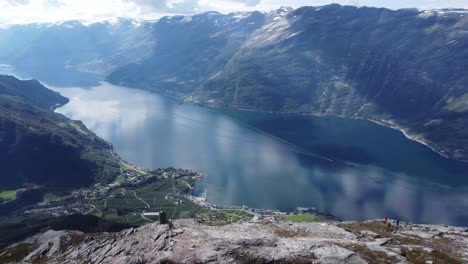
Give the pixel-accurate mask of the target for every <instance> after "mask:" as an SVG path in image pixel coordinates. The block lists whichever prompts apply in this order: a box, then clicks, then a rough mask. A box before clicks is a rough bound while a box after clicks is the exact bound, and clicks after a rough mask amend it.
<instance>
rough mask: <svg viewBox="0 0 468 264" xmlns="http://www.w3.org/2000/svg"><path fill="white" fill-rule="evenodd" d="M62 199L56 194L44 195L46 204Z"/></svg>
mask: <svg viewBox="0 0 468 264" xmlns="http://www.w3.org/2000/svg"><path fill="white" fill-rule="evenodd" d="M60 199H61V197H60V196H57V195H56V194H54V193H47V194H46V195H44V202H45V203H50V202H56V201H60Z"/></svg>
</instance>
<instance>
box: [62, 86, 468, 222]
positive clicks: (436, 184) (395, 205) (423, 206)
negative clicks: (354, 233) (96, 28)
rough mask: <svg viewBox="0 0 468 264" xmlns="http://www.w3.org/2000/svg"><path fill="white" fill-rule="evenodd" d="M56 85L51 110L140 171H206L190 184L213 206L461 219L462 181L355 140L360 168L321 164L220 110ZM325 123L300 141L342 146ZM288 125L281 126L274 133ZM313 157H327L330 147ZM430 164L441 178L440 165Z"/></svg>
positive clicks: (464, 205)
mask: <svg viewBox="0 0 468 264" xmlns="http://www.w3.org/2000/svg"><path fill="white" fill-rule="evenodd" d="M56 89H57V90H58V91H59V92H61V93H62V94H63V95H65V96H67V97H69V98H70V100H71V101H70V103H69V104H68V105H66V106H64V107H62V108H60V109H58V112H60V113H62V114H64V115H66V116H68V117H70V118H73V119H79V120H82V121H83V122H84V123H85V124H86V125H87V126H88V127H89V128H90V129H91V130H93V131H95V132H96V133H97V134H98V135H99V136H101V137H103V138H105V139H107V140H109V141H111V142H112V143H113V144H114V147H115V149H116V151H117V152H118V153H119V155H121V156H122V157H123V158H124V159H127V160H129V161H131V162H133V163H135V164H137V165H139V166H142V167H145V168H155V167H167V166H174V167H182V168H191V169H196V170H198V171H200V172H202V173H204V174H205V175H206V178H205V179H204V180H203V182H201V183H200V184H198V189H199V190H204V189H205V188H206V189H207V191H208V200H209V201H210V202H213V203H216V204H219V205H233V204H237V205H239V204H244V205H248V206H250V207H259V208H277V209H291V208H294V207H296V206H310V207H316V208H318V209H320V210H322V211H325V212H328V213H332V214H334V215H337V216H339V217H341V218H344V219H354V220H362V219H369V218H376V217H383V216H384V215H391V216H392V217H400V218H402V219H404V220H408V221H415V222H429V223H445V224H458V225H468V193H467V192H466V191H467V189H466V188H465V187H449V185H448V184H444V182H443V181H440V180H438V179H439V178H437V180H435V178H430V179H431V181H432V183H431V182H429V181H426V180H424V179H426V178H424V177H421V176H420V175H419V173H415V174H413V173H411V170H410V169H405V168H403V169H398V170H392V169H391V168H392V166H385V161H381V160H382V159H383V156H379V152H378V151H377V150H376V151H374V150H370V149H368V147H367V146H366V144H368V145H369V144H370V143H369V142H366V143H362V144H361V143H359V144H358V143H356V144H357V145H356V146H354V150H353V149H350V150H349V152H350V153H353V152H358V151H364V150H365V151H366V155H368V156H365V157H364V156H363V158H362V160H363V161H365V162H362V164H361V165H356V164H354V165H352V164H348V163H346V162H330V161H328V160H326V159H322V158H320V157H318V156H317V155H315V154H314V151H313V150H314V149H313V148H312V147H307V144H305V145H304V146H305V148H302V146H301V148H299V147H295V146H294V145H291V144H286V143H285V142H282V141H280V140H277V139H276V138H274V137H271V136H269V135H267V134H265V133H262V132H259V131H257V130H254V129H251V127H250V126H248V125H247V124H246V123H243V122H239V121H236V120H234V119H232V118H231V117H228V116H226V115H224V114H221V113H219V112H216V111H213V110H210V109H207V108H203V107H199V106H194V105H187V104H180V103H178V102H175V101H173V100H171V99H168V98H166V97H163V96H159V95H156V94H150V93H147V92H144V91H140V90H134V89H128V88H124V87H117V86H112V85H109V84H106V83H103V84H101V85H100V86H98V87H94V88H90V89H82V88H56ZM262 120H263V119H262ZM275 122H279V121H275ZM327 122H331V123H329V124H328V125H327V126H325V127H327V128H326V129H325V130H328V131H325V132H323V133H315V134H311V135H310V138H309V137H307V138H306V139H302V140H300V141H301V142H305V141H306V140H312V139H314V137H315V139H314V140H318V141H320V142H321V145H322V149H340V148H343V147H344V148H346V145H344V144H343V145H342V146H340V145H339V143H340V140H341V139H339V138H333V137H338V135H337V134H336V130H334V127H336V126H337V125H336V124H335V126H334V125H333V122H335V121H333V120H332V121H330V120H328V121H327ZM281 124H282V123H281ZM285 124H286V123H285ZM289 124H290V126H291V127H293V129H295V130H300V129H301V128H302V129H306V128H307V127H311V128H312V127H314V129H316V130H317V126H314V124H312V123H309V122H305V123H304V122H303V123H302V124H303V126H300V125H298V124H296V125H294V124H293V123H291V122H290V123H289ZM340 125H341V124H340ZM294 126H296V127H294ZM259 127H261V126H259ZM291 127H287V126H285V125H284V124H282V129H283V130H287V129H291ZM280 128H281V127H280ZM322 129H324V128H323V126H322ZM352 129H353V131H354V130H357V131H358V132H359V133H365V131H366V130H369V129H372V133H376V131H377V132H379V131H381V134H382V135H383V136H382V135H381V137H384V139H387V140H386V141H385V142H387V141H392V140H393V138H391V137H393V136H392V135H393V134H392V133H387V132H388V130H389V129H387V128H383V127H378V128H375V127H374V126H373V125H372V126H370V125H369V124H368V123H360V122H358V123H353V128H352ZM375 129H377V130H375ZM265 130H266V131H268V129H265ZM273 130H274V129H273ZM273 130H272V131H269V133H270V132H274V131H273ZM386 137H389V138H386ZM288 140H289V139H288ZM291 141H293V140H291ZM380 141H381V139H379V142H380ZM371 142H372V140H371ZM379 142H372V144H374V145H373V147H374V148H381V147H385V146H386V144H387V143H382V142H380V143H379ZM402 142H404V143H401V144H404V145H405V144H409V146H410V147H408V148H409V149H411V148H412V145H411V144H415V143H413V142H411V141H408V140H406V141H402ZM294 143H295V144H296V145H299V144H297V143H300V142H294ZM337 144H338V145H337ZM379 144H380V145H379ZM401 147H403V148H404V147H405V146H400V148H401ZM362 149H364V150H362ZM418 151H419V150H418ZM422 153H423V154H424V153H425V152H422ZM320 154H324V155H329V156H331V157H333V154H334V153H333V152H330V153H320ZM347 155H348V154H347ZM338 156H339V155H338ZM390 158H392V157H390ZM433 158H434V157H433V156H431V155H429V154H428V156H424V155H423V156H418V157H415V160H416V161H417V162H418V165H417V166H428V170H432V167H430V166H434V167H437V168H438V166H437V163H435V164H432V163H434V162H433V160H432V159H433ZM376 161H379V162H381V164H383V165H382V166H380V165H379V163H376ZM386 162H389V164H393V163H392V162H390V161H386ZM408 162H409V163H411V161H408ZM421 162H422V163H423V165H421V164H420V163H421ZM431 164H432V165H431ZM388 168H390V169H388ZM438 169H439V171H441V172H443V173H446V174H447V175H449V172H446V171H445V170H444V169H443V168H438ZM417 171H418V172H419V171H420V170H417ZM465 172H467V171H465ZM443 176H444V175H443ZM455 176H457V175H455ZM450 177H453V176H450ZM441 178H442V179H443V178H444V177H441ZM446 178H447V177H446ZM459 186H463V185H459ZM464 186H466V182H465V185H464Z"/></svg>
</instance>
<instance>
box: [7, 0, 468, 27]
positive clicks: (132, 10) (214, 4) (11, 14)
mask: <svg viewBox="0 0 468 264" xmlns="http://www.w3.org/2000/svg"><path fill="white" fill-rule="evenodd" d="M330 3H339V4H344V5H356V6H376V7H387V8H391V9H398V8H410V7H416V8H420V9H432V8H450V7H455V8H467V9H468V0H0V23H8V24H14V23H31V22H56V21H64V20H74V19H77V20H85V21H96V20H104V19H110V18H113V17H129V18H135V19H157V18H160V17H162V16H165V15H178V14H194V13H200V12H205V11H213V10H214V11H219V12H221V13H229V12H234V11H252V10H259V11H270V10H274V9H278V8H279V7H281V6H291V7H293V8H297V7H300V6H320V5H326V4H330Z"/></svg>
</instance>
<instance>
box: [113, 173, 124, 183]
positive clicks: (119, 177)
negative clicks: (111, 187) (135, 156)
mask: <svg viewBox="0 0 468 264" xmlns="http://www.w3.org/2000/svg"><path fill="white" fill-rule="evenodd" d="M123 181H125V177H124V176H123V175H119V176H117V178H115V180H114V183H121V182H123Z"/></svg>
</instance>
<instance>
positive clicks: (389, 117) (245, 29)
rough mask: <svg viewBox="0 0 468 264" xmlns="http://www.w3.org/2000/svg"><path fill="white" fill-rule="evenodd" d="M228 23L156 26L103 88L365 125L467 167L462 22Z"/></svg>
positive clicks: (385, 17)
mask: <svg viewBox="0 0 468 264" xmlns="http://www.w3.org/2000/svg"><path fill="white" fill-rule="evenodd" d="M234 16H235V14H229V15H220V14H202V15H199V16H194V17H193V18H191V20H190V19H187V18H184V19H185V21H188V22H183V23H182V22H180V21H179V23H175V22H173V21H172V20H173V19H170V18H164V19H161V20H160V21H159V22H157V23H156V24H155V25H154V28H155V31H154V34H155V36H154V38H156V39H161V42H160V43H159V42H158V45H156V46H155V47H154V54H155V55H154V56H152V57H150V58H147V59H146V60H142V61H140V62H139V63H137V64H131V65H128V66H125V67H121V68H119V69H117V70H116V71H114V72H113V73H112V74H110V75H109V77H108V78H107V79H108V80H109V81H110V82H112V83H116V84H124V85H128V86H137V87H141V88H145V89H150V90H155V91H163V92H166V93H170V94H173V95H176V96H179V97H184V98H185V99H186V100H189V101H196V102H201V103H207V104H215V105H222V106H230V107H236V108H253V109H261V110H269V111H290V112H300V113H306V114H327V115H340V116H347V117H354V118H366V119H371V120H375V121H378V122H381V123H385V124H386V125H390V126H395V127H401V128H403V129H405V130H407V131H408V132H409V133H410V134H412V135H414V137H415V138H416V139H418V140H421V141H423V142H427V143H430V144H431V145H432V146H433V147H435V148H436V149H437V150H439V151H440V152H441V153H444V154H445V155H448V156H451V157H454V158H457V159H462V160H468V130H467V129H468V128H467V127H466V125H464V124H467V123H468V107H467V102H468V98H467V97H468V80H467V79H466V69H468V65H467V61H468V50H467V49H466V47H467V45H468V16H467V15H466V12H465V11H464V10H438V11H418V10H412V9H408V10H406V9H405V10H398V11H392V10H388V9H378V8H365V7H363V8H357V7H349V6H340V5H329V6H324V7H303V8H299V9H297V10H291V9H287V8H282V9H279V10H276V11H274V12H271V13H269V14H266V15H265V14H261V13H250V14H244V15H243V19H238V20H235V21H233V20H232V19H233V17H234ZM254 17H255V19H254V20H252V19H253V18H254ZM184 19H181V21H182V20H184ZM220 21H222V22H224V23H221V22H220ZM220 23H221V25H222V26H218V25H220ZM164 43H167V44H164Z"/></svg>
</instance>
